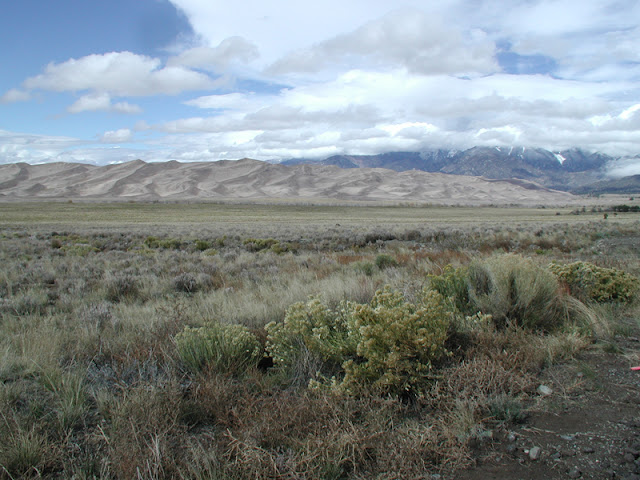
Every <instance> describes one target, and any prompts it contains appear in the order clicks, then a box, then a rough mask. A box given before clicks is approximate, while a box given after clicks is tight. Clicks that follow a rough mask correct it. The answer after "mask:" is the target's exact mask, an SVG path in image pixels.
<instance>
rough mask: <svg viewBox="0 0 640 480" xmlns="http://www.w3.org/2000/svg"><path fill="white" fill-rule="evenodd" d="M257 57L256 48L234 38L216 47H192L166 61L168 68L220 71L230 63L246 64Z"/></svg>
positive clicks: (240, 38) (243, 40)
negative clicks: (178, 67)
mask: <svg viewBox="0 0 640 480" xmlns="http://www.w3.org/2000/svg"><path fill="white" fill-rule="evenodd" d="M258 57H259V53H258V47H257V46H256V45H254V44H253V43H250V42H249V41H247V40H245V39H244V38H242V37H238V36H234V37H229V38H226V39H224V40H223V41H222V42H220V44H219V45H218V46H217V47H214V48H210V47H204V46H200V47H194V48H190V49H188V50H185V51H184V52H182V53H180V54H179V55H177V56H175V57H171V58H170V59H169V60H168V61H167V66H168V67H174V66H182V67H189V68H202V69H207V70H213V71H216V70H220V69H224V68H226V67H227V66H228V65H229V64H230V63H232V62H234V61H237V62H240V63H248V62H250V61H251V60H254V59H256V58H258Z"/></svg>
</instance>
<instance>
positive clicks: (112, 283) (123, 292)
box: [105, 275, 139, 302]
mask: <svg viewBox="0 0 640 480" xmlns="http://www.w3.org/2000/svg"><path fill="white" fill-rule="evenodd" d="M105 289H106V295H105V296H106V299H107V300H108V301H110V302H119V301H121V300H125V299H131V298H133V297H135V296H137V295H138V292H139V287H138V281H137V280H136V278H134V277H133V276H131V275H122V276H115V277H110V278H108V279H107V280H106V281H105Z"/></svg>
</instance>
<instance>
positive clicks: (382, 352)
mask: <svg viewBox="0 0 640 480" xmlns="http://www.w3.org/2000/svg"><path fill="white" fill-rule="evenodd" d="M352 315H353V318H354V320H355V326H356V328H357V329H358V336H359V340H358V345H357V355H358V358H355V359H352V360H349V361H347V362H345V364H344V365H343V367H344V370H345V378H344V381H343V385H342V386H343V387H344V388H345V389H346V390H347V391H351V390H354V389H357V388H358V387H359V386H372V387H373V388H374V389H376V390H379V391H381V392H384V393H402V392H412V391H416V390H419V389H420V387H421V386H423V385H424V384H425V383H426V382H427V381H428V379H429V376H430V374H431V371H432V368H433V363H434V362H436V361H437V360H439V359H441V358H442V357H443V356H444V355H446V354H447V351H446V349H445V346H444V344H445V340H446V339H447V331H448V328H449V322H450V318H451V313H450V311H449V309H448V308H447V306H446V303H445V300H444V298H443V297H442V296H441V295H440V294H439V293H437V292H435V291H433V290H428V291H425V292H424V295H423V299H422V301H421V303H420V304H419V305H413V304H411V303H408V302H407V301H406V300H405V299H404V297H403V296H402V294H401V293H400V292H394V291H392V290H391V288H390V287H388V286H387V287H385V288H384V289H383V290H380V291H378V292H376V294H375V296H374V298H373V300H372V302H371V304H370V305H356V306H355V308H354V310H353V314H352Z"/></svg>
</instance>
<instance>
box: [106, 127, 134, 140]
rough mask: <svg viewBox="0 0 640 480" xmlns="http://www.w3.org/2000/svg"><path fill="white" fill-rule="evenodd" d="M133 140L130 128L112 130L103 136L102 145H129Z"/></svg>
mask: <svg viewBox="0 0 640 480" xmlns="http://www.w3.org/2000/svg"><path fill="white" fill-rule="evenodd" d="M132 138H133V133H132V132H131V130H129V129H128V128H121V129H119V130H110V131H108V132H105V133H104V134H103V135H102V138H101V141H102V143H127V142H129V141H131V139H132Z"/></svg>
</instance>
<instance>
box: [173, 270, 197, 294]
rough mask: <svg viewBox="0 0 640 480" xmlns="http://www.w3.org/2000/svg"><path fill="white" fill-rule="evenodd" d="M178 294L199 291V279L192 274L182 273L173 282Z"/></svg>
mask: <svg viewBox="0 0 640 480" xmlns="http://www.w3.org/2000/svg"><path fill="white" fill-rule="evenodd" d="M172 284H173V288H174V290H175V291H176V292H182V293H195V292H196V291H197V290H198V279H197V278H196V276H195V275H194V274H192V273H188V272H187V273H181V274H180V275H178V276H176V277H174V278H173V280H172Z"/></svg>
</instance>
